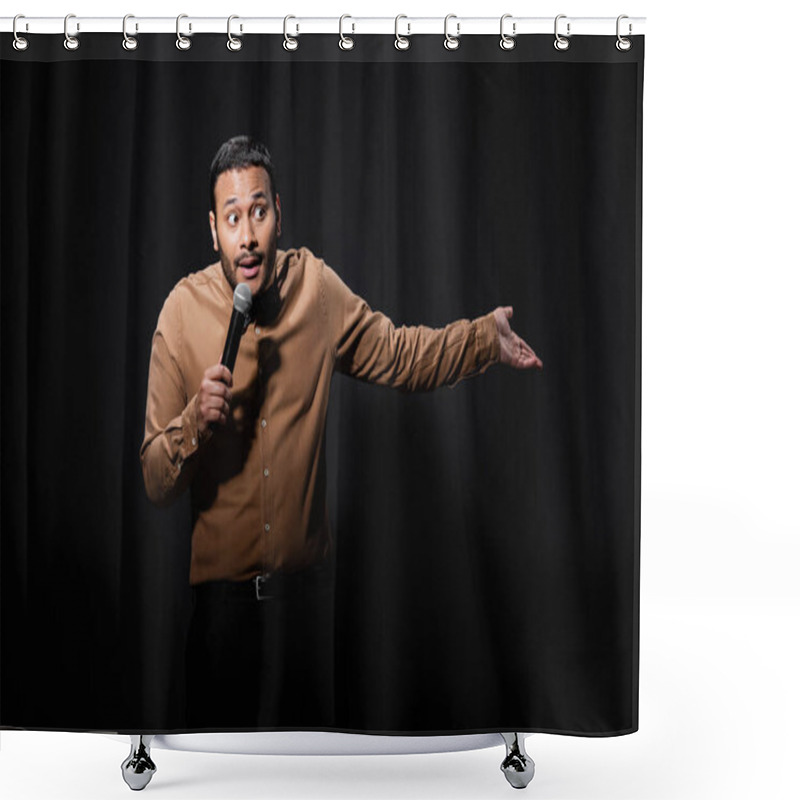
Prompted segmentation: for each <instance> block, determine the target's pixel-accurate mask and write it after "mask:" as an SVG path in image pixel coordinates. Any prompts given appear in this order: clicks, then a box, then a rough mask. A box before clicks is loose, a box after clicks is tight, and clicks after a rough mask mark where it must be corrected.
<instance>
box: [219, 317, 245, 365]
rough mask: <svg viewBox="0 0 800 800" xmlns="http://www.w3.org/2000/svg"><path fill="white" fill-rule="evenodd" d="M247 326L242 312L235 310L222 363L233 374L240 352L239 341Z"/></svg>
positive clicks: (229, 326)
mask: <svg viewBox="0 0 800 800" xmlns="http://www.w3.org/2000/svg"><path fill="white" fill-rule="evenodd" d="M246 326H247V317H246V316H245V315H244V314H242V312H241V311H237V310H236V309H234V310H233V313H232V314H231V322H230V325H228V338H227V339H226V340H225V349H224V350H223V351H222V363H223V364H224V365H225V366H226V367H227V368H228V369H229V370H230V371H231V374H232V373H233V365H234V364H235V363H236V355H237V354H238V352H239V340H240V339H241V338H242V334H243V333H244V329H245V327H246Z"/></svg>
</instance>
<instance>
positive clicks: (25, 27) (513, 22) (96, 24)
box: [0, 14, 645, 36]
mask: <svg viewBox="0 0 800 800" xmlns="http://www.w3.org/2000/svg"><path fill="white" fill-rule="evenodd" d="M14 19H15V18H14V17H0V32H2V33H12V32H13V31H14ZM178 19H180V32H181V34H182V35H183V36H190V35H192V34H197V33H228V32H229V29H228V26H229V24H230V26H231V27H230V33H232V34H235V35H237V36H241V35H247V34H284V33H286V32H287V29H288V33H290V34H291V35H292V36H297V35H298V34H300V35H302V34H304V33H315V34H319V33H328V34H348V35H352V34H359V33H375V34H391V35H395V33H399V34H400V35H401V36H409V35H411V36H413V35H414V34H444V33H445V27H446V28H447V30H448V31H449V32H450V35H452V36H459V35H460V36H464V35H474V34H488V33H496V34H499V33H500V26H501V22H500V20H501V17H500V16H497V17H459V16H457V15H455V14H451V15H449V16H448V18H447V22H446V23H445V18H444V17H407V16H405V15H400V17H398V18H395V17H354V16H350V15H349V14H346V15H344V16H343V17H342V18H341V19H340V18H339V17H300V16H298V17H295V16H293V15H290V16H289V17H236V16H234V17H231V18H230V19H229V18H228V17H193V16H189V15H181V17H180V18H176V17H136V16H134V15H128V17H127V18H126V20H127V21H126V23H125V31H126V33H127V35H128V36H136V35H139V34H148V33H176V30H177V27H178ZM556 23H557V25H558V32H559V34H560V35H561V36H576V35H577V36H580V35H585V36H589V35H594V36H602V35H608V36H615V35H617V34H618V33H619V34H620V35H622V36H632V35H633V36H635V35H641V34H643V33H644V27H645V18H644V17H627V16H625V15H623V17H622V18H620V21H619V22H618V18H617V17H570V16H567V15H564V14H559V15H558V17H557V18H556V17H515V16H513V15H510V14H505V15H503V23H502V25H503V30H504V32H505V34H506V35H508V36H519V35H523V34H537V33H539V34H541V33H549V34H553V33H554V32H555V29H556ZM618 24H619V25H620V28H619V30H618V28H617V26H618ZM65 26H66V28H67V29H68V31H67V32H68V33H69V35H70V36H78V35H80V34H83V33H120V34H122V28H123V18H122V17H81V16H78V15H74V14H70V15H69V16H68V17H67V18H66V19H65V18H64V17H26V16H23V15H20V16H19V17H18V18H17V24H16V32H17V34H18V35H23V34H26V33H44V34H61V35H64V33H65Z"/></svg>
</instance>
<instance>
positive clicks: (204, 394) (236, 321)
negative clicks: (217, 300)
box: [197, 283, 253, 433]
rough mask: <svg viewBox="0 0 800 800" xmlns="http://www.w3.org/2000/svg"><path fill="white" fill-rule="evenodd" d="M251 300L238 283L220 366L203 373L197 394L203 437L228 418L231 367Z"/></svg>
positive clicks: (246, 323) (247, 289)
mask: <svg viewBox="0 0 800 800" xmlns="http://www.w3.org/2000/svg"><path fill="white" fill-rule="evenodd" d="M252 307H253V296H252V293H251V292H250V287H249V286H248V285H247V284H246V283H240V284H239V285H238V286H237V287H236V290H235V291H234V293H233V311H232V312H231V321H230V324H229V325H228V336H227V338H226V340H225V349H224V350H223V351H222V357H221V358H220V363H219V364H215V365H214V366H213V367H209V368H208V369H207V370H206V371H205V372H204V373H203V380H202V381H201V383H200V389H199V390H198V392H197V428H198V432H199V433H204V432H205V431H206V430H207V429H208V428H209V427H211V426H212V425H214V426H216V425H224V424H225V422H226V421H227V419H228V415H229V414H230V404H231V400H232V398H233V393H232V392H231V387H232V386H233V374H232V373H233V367H234V364H235V363H236V356H237V354H238V352H239V341H240V340H241V338H242V334H243V333H244V329H245V328H246V327H247V325H248V322H249V317H250V310H251V309H252Z"/></svg>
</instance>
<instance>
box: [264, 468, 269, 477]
mask: <svg viewBox="0 0 800 800" xmlns="http://www.w3.org/2000/svg"><path fill="white" fill-rule="evenodd" d="M264 477H265V478H269V470H268V469H265V470H264Z"/></svg>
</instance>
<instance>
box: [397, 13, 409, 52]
mask: <svg viewBox="0 0 800 800" xmlns="http://www.w3.org/2000/svg"><path fill="white" fill-rule="evenodd" d="M401 19H408V17H407V16H406V15H405V14H398V15H397V16H396V17H395V18H394V46H395V47H396V48H397V49H398V50H408V48H409V47H411V42H410V40H409V39H408V38H407V37H409V36H411V23H410V22H406V25H407V26H408V31H407V32H406V35H405V36H401V35H400V30H399V28H400V20H401Z"/></svg>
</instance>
